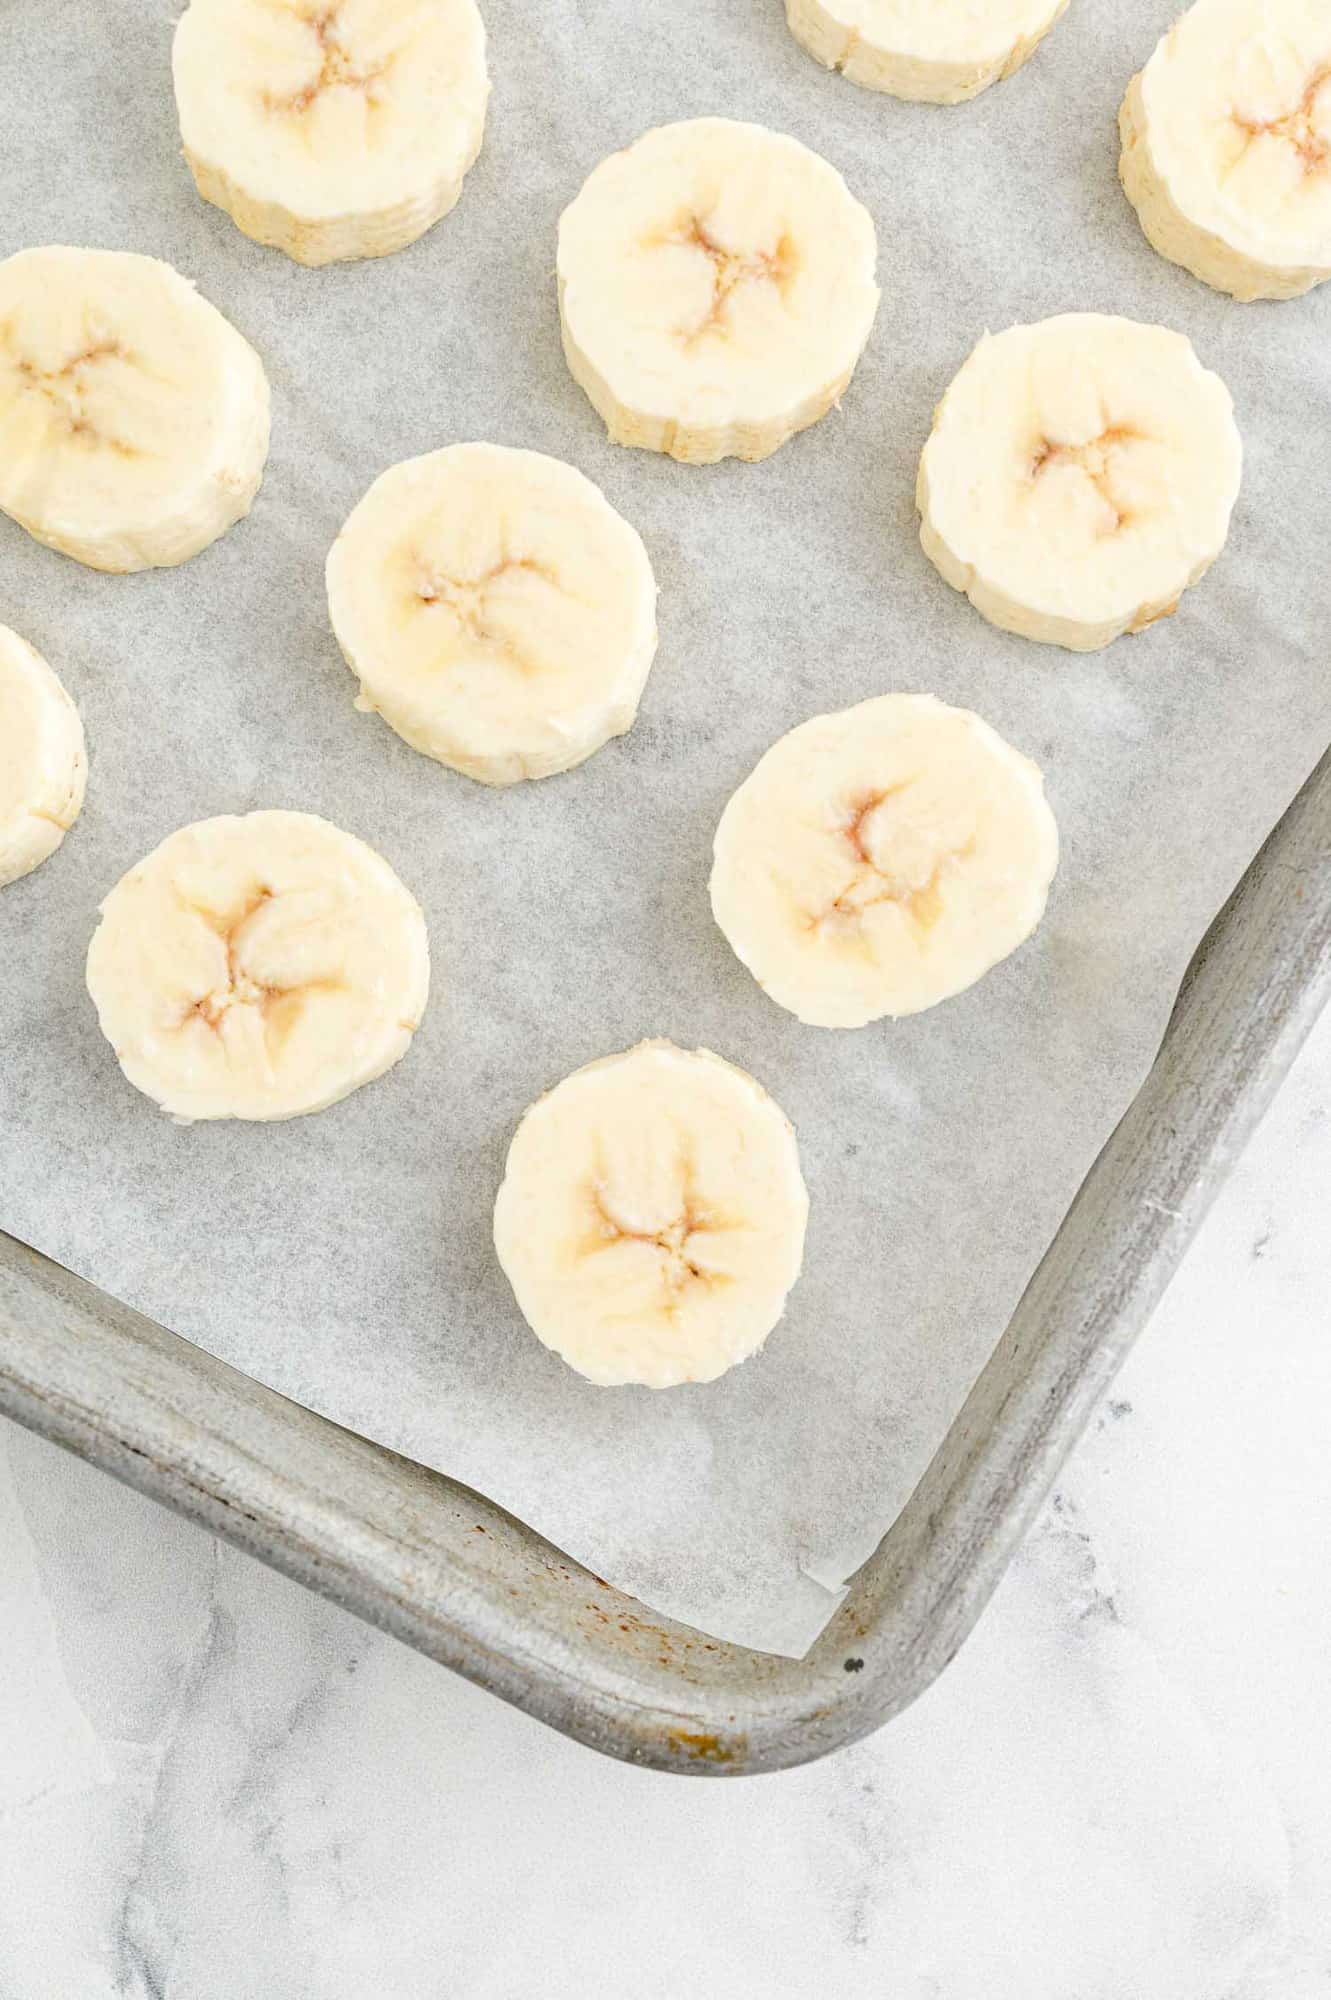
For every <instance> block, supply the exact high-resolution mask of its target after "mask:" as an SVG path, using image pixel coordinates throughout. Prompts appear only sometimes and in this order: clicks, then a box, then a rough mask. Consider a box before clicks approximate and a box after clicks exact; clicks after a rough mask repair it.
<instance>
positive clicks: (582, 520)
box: [328, 444, 656, 785]
mask: <svg viewBox="0 0 1331 2000" xmlns="http://www.w3.org/2000/svg"><path fill="white" fill-rule="evenodd" d="M328 604H329V610H330V613H331V616H332V621H333V629H334V631H335V632H336V633H337V638H338V643H339V644H340V646H341V648H342V651H343V653H344V654H345V655H346V659H347V664H348V666H350V668H351V670H352V672H353V673H354V674H355V675H356V676H357V678H358V679H359V681H360V683H361V695H360V698H359V700H358V703H357V706H358V707H361V708H365V709H370V710H372V711H376V712H377V713H378V714H380V715H382V716H383V718H384V720H385V721H386V722H387V723H389V724H390V725H391V727H392V728H394V729H395V730H396V731H397V733H398V735H399V736H402V737H405V739H406V741H407V742H408V743H410V744H411V745H412V746H413V747H414V748H415V749H417V750H423V751H424V752H425V754H426V756H427V757H436V758H438V760H439V762H440V763H441V764H448V765H451V766H452V768H453V769H454V770H455V771H464V772H465V773H466V774H467V776H468V777H470V778H479V779H480V781H481V782H482V784H487V785H511V784H513V783H514V782H515V781H516V780H517V779H519V778H547V777H550V776H551V775H552V774H553V773H554V772H556V771H567V770H569V769H570V768H571V766H573V765H574V764H580V763H581V762H582V760H583V758H584V757H590V756H591V754H592V752H593V751H594V750H599V749H600V747H601V745H602V744H603V743H605V742H607V741H608V740H609V738H610V737H612V736H622V735H623V733H624V731H625V730H626V729H627V728H628V727H629V725H630V723H631V722H632V721H633V718H634V716H635V715H636V714H637V711H638V701H639V698H640V696H641V694H642V690H643V685H644V683H645V681H646V679H647V674H648V670H649V668H650V667H651V664H652V658H653V655H654V654H655V652H656V582H655V579H654V577H653V575H652V566H651V564H650V562H649V561H648V559H647V551H646V549H645V548H644V547H643V545H642V542H641V539H640V538H639V536H638V534H637V532H636V530H634V529H633V528H631V527H630V526H629V524H628V522H627V521H625V520H624V519H623V518H622V516H620V515H619V514H617V513H616V512H615V510H614V508H613V507H612V506H611V505H610V503H609V501H608V500H607V499H606V498H605V495H604V494H603V493H602V492H601V490H600V488H599V487H597V486H593V484H592V482H591V480H590V479H585V478H584V477H583V475H582V474H581V473H580V472H575V471H574V469H573V467H572V466H571V465H564V464H561V462H560V461H559V460H558V459H555V458H546V457H544V456H543V454H542V453H540V452H535V451H510V450H507V449H506V448H504V447H502V446H500V445H494V444H455V445H449V446H448V447H446V449H444V450H443V451H432V452H428V453H427V454H426V455H425V457H423V458H412V459H408V460H406V462H405V463H404V464H401V465H395V466H393V467H391V468H390V470H389V471H387V472H385V473H383V474H382V475H381V476H380V477H379V478H378V479H376V480H375V482H374V484H373V486H371V488H370V490H369V492H368V493H367V494H366V495H365V498H364V499H363V500H362V501H361V502H360V504H359V506H357V507H356V508H355V509H354V510H353V512H352V514H351V516H350V518H349V519H348V521H347V523H346V526H345V527H344V528H343V530H342V532H341V534H340V535H339V536H338V538H337V540H336V541H335V542H334V544H333V547H332V551H331V553H330V555H329V558H328Z"/></svg>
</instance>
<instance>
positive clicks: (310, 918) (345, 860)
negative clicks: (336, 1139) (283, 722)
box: [88, 812, 430, 1120]
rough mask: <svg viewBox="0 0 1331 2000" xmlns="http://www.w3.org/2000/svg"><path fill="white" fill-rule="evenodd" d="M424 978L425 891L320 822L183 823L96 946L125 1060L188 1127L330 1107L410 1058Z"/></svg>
mask: <svg viewBox="0 0 1331 2000" xmlns="http://www.w3.org/2000/svg"><path fill="white" fill-rule="evenodd" d="M429 984H430V954H429V947H428V943H427V940H426V935H425V919H424V917H423V916H422V915H421V912H420V908H419V906H418V904H417V902H416V900H415V898H414V897H413V896H411V895H409V894H408V892H407V891H406V889H404V888H403V886H402V884H401V882H399V880H398V878H397V876H396V875H395V874H394V873H393V871H392V869H391V868H390V867H389V865H388V863H387V862H386V861H384V860H382V859H381V857H380V856H379V855H377V854H376V853H375V852H374V849H373V848H371V847H367V846H366V845H365V842H364V841H363V840H357V839H355V837H354V836H353V835H352V834H349V833H343V832H341V831H340V830H339V828H337V827H335V826H330V825H329V823H328V821H327V820H326V819H318V818H316V817H315V815H314V814H313V813H300V812H253V813H247V814H246V815H245V816H244V817H242V818H236V817H232V816H230V815H227V816H225V817H223V818H220V819H205V820H200V821H199V822H198V823H197V824H196V825H194V826H187V827H182V828H181V830H180V831H179V832H178V833H173V834H171V836H170V837H169V838H168V839H166V840H164V841H163V842H162V844H161V846H160V847H156V848H154V849H153V851H152V853H151V854H150V855H148V856H147V858H146V859H145V860H143V861H141V862H140V863H139V864H138V866H137V867H136V868H131V869H130V871H129V873H128V875H126V876H124V877H123V878H122V879H121V880H120V881H119V882H118V883H117V884H116V886H115V888H114V889H113V890H112V891H111V893H110V895H109V896H108V897H107V898H106V901H105V902H104V903H103V904H102V911H101V923H100V925H99V926H98V928H97V930H96V931H94V933H93V938H92V943H91V945H90V946H89V948H88V991H89V992H90V993H91V995H92V998H93V1002H94V1004H95V1006H96V1008H97V1018H98V1020H99V1021H100V1023H101V1028H102V1033H103V1034H104V1035H105V1036H106V1038H107V1040H108V1041H109V1042H110V1044H111V1046H112V1048H113V1049H114V1050H115V1052H116V1055H117V1057H118V1058H119V1060H120V1067H121V1068H122V1069H123V1070H124V1072H125V1075H126V1076H127V1077H128V1078H129V1080H130V1082H131V1083H132V1084H133V1085H134V1087H135V1088H136V1089H137V1090H141V1091H143V1092H144V1093H145V1095H147V1096H148V1097H151V1098H153V1099H154V1100H155V1102H156V1103H158V1104H160V1106H161V1107H162V1109H163V1111H167V1112H169V1113H170V1114H171V1116H172V1117H174V1118H178V1119H183V1120H190V1119H195V1118H257V1119H269V1118H296V1117H299V1116H300V1115H301V1113H302V1112H306V1111H322V1110H323V1109H324V1107H325V1106H326V1105H329V1104H335V1103H336V1102H337V1100H338V1099H339V1098H340V1097H346V1096H347V1095H348V1093H349V1092H350V1091H353V1090H358V1089H359V1088H360V1086H361V1084H363V1083H371V1082H373V1080H374V1078H375V1077H377V1076H382V1075H383V1073H384V1071H385V1070H386V1069H391V1068H392V1066H393V1064H394V1063H395V1062H397V1060H398V1059H399V1057H400V1056H403V1055H405V1054H406V1051H407V1045H408V1043H409V1042H410V1040H411V1037H412V1035H413V1033H414V1032H415V1030H416V1028H417V1026H418V1025H419V1023H420V1018H421V1015H422V1013H423V1012H424V1010H425V1001H426V996H427V994H428V992H429Z"/></svg>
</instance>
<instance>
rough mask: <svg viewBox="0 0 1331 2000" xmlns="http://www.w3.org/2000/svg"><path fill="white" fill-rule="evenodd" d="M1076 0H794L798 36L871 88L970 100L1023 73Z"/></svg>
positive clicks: (926, 98)
mask: <svg viewBox="0 0 1331 2000" xmlns="http://www.w3.org/2000/svg"><path fill="white" fill-rule="evenodd" d="M1067 4H1068V0H983V4H981V5H978V6H977V5H976V0H786V20H787V21H788V22H789V24H790V32H791V33H792V34H793V35H794V37H795V40H796V41H797V42H799V43H800V44H801V45H802V46H803V47H804V48H806V49H807V50H808V51H809V54H810V55H811V56H814V57H816V58H817V60H818V61H819V62H820V63H822V65H823V67H824V69H835V70H839V71H840V72H841V74H842V76H846V77H849V78H850V80H851V82H852V83H861V84H863V85H864V87H865V89H866V90H886V91H890V92H891V94H892V96H893V97H906V98H911V99H913V100H915V101H916V102H918V103H921V104H962V103H964V102H965V101H966V99H967V98H971V97H978V96H979V94H980V92H981V91H982V90H988V88H989V86H990V84H991V83H998V82H999V81H1001V79H1002V78H1003V77H1005V76H1011V75H1012V73H1013V71H1014V70H1019V69H1020V68H1021V66H1022V64H1023V63H1024V62H1025V61H1026V59H1027V57H1028V56H1031V55H1033V54H1034V53H1035V50H1036V48H1037V47H1038V46H1039V44H1040V43H1041V42H1042V41H1043V40H1044V37H1045V36H1046V35H1047V34H1048V33H1049V30H1050V29H1051V28H1052V27H1053V25H1054V23H1055V21H1057V20H1058V18H1059V16H1060V15H1061V14H1062V13H1063V12H1064V11H1065V10H1066V8H1067Z"/></svg>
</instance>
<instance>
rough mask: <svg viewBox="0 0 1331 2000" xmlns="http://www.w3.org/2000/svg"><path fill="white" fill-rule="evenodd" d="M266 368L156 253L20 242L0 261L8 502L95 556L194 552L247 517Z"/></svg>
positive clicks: (44, 532)
mask: <svg viewBox="0 0 1331 2000" xmlns="http://www.w3.org/2000/svg"><path fill="white" fill-rule="evenodd" d="M267 456H268V379H267V377H266V376H265V374H264V372H263V364H262V363H261V361H260V360H259V357H258V355H257V354H256V353H255V352H254V349H253V348H252V347H251V346H250V344H249V342H248V341H247V340H245V339H244V338H243V337H242V336H241V335H240V334H239V333H237V332H236V329H235V327H233V326H232V325H231V323H230V321H229V320H225V319H223V317H222V315H221V313H220V312H218V310H217V308H216V307H215V306H210V305H209V304H208V301H207V300H206V299H201V298H200V297H199V295H198V293H197V292H196V291H195V289H194V287H193V285H191V284H190V283H189V282H188V281H187V280H186V279H184V278H182V277H181V275H180V273H179V272H178V271H173V270H172V268H171V266H170V265H169V264H163V263H160V262H159V261H158V259H157V258H155V257H139V256H135V255H133V254H131V253H130V252H128V251H121V250H71V249H65V248H61V247H54V246H53V247H50V248H46V249H41V250H20V251H19V252H18V254H17V255H16V256H13V257H8V258H6V259H5V261H4V262H3V263H0V508H3V510H4V512H5V513H6V514H9V515H12V517H13V519H14V520H16V521H17V522H18V523H19V525H20V527H23V528H26V529H27V531H28V533H29V534H30V535H33V536H35V538H36V539H37V540H38V541H39V542H45V544H46V545H47V547H48V548H52V549H60V550H62V551H63V552H64V554H66V555H69V556H73V557H75V559H76V560H77V561H79V562H81V563H86V564H87V565H88V567H89V568H90V569H102V570H134V569H148V568H153V567H158V566H163V565H167V564H171V563H179V562H184V561H185V560H186V559H187V557H189V556H193V555H197V554H198V552H199V550H200V549H204V548H207V546H208V544H209V543H210V542H214V541H216V540H217V537H218V536H219V535H221V534H224V533H225V532H226V530H227V529H228V528H229V527H231V526H232V524H233V523H234V522H236V521H239V520H240V518H241V516H242V515H244V514H248V512H249V510H250V506H251V504H252V502H253V500H254V496H255V494H256V493H257V492H258V490H259V481H260V479H261V478H262V477H263V467H264V460H265V459H266V457H267Z"/></svg>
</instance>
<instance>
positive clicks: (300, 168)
mask: <svg viewBox="0 0 1331 2000" xmlns="http://www.w3.org/2000/svg"><path fill="white" fill-rule="evenodd" d="M172 66H173V72H174V76H175V89H176V108H177V112H178V114H179V118H180V132H181V138H182V140H183V142H184V149H185V157H186V159H187V160H188V161H189V165H190V169H191V171H192V173H193V175H194V179H195V183H196V185H197V187H198V189H199V192H200V194H201V195H202V196H203V197H204V199H205V201H211V202H213V203H214V204H215V205H216V206H217V207H219V208H221V209H224V210H225V211H226V213H227V214H228V215H229V216H230V217H231V219H232V220H233V222H235V224H236V226H237V228H239V229H241V230H243V231H244V233H245V234H246V235H247V236H251V237H253V238H254V239H255V240H256V241H257V242H259V243H266V244H270V245H272V246H273V247H274V248H276V249H279V250H284V251H285V252H286V254H287V255H288V256H289V257H293V258H294V259H295V260H296V261H297V262H298V263H301V264H328V263H332V262H334V261H336V260H341V259H345V258H353V257H383V256H387V255H388V254H390V253H391V252H392V251H395V250H400V249H402V248H404V247H405V246H406V245H407V244H408V243H412V242H414V241H415V240H416V238H417V237H418V236H421V235H423V234H424V232H425V231H426V230H427V229H429V228H430V227H431V226H432V224H434V223H436V222H437V221H438V220H439V219H440V217H441V216H443V215H445V214H447V212H448V210H449V209H450V208H452V206H453V204H454V203H455V202H456V200H457V198H458V196H459V194H460V193H461V191H462V182H463V179H464V177H465V175H466V173H467V171H468V169H469V168H470V167H471V166H472V164H473V162H474V161H475V159H476V156H477V154H478V153H479V152H480V149H481V141H482V138H483V136H484V131H485V111H486V103H487V100H488V97H489V93H490V84H489V78H488V75H487V73H486V66H485V30H484V27H483V25H482V22H481V17H480V14H479V12H478V11H477V8H476V5H475V0H191V5H190V7H189V10H188V12H187V13H186V14H185V15H184V16H183V17H182V19H181V21H180V24H179V26H178V27H177V29H176V37H175V44H174V50H173V58H172Z"/></svg>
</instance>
